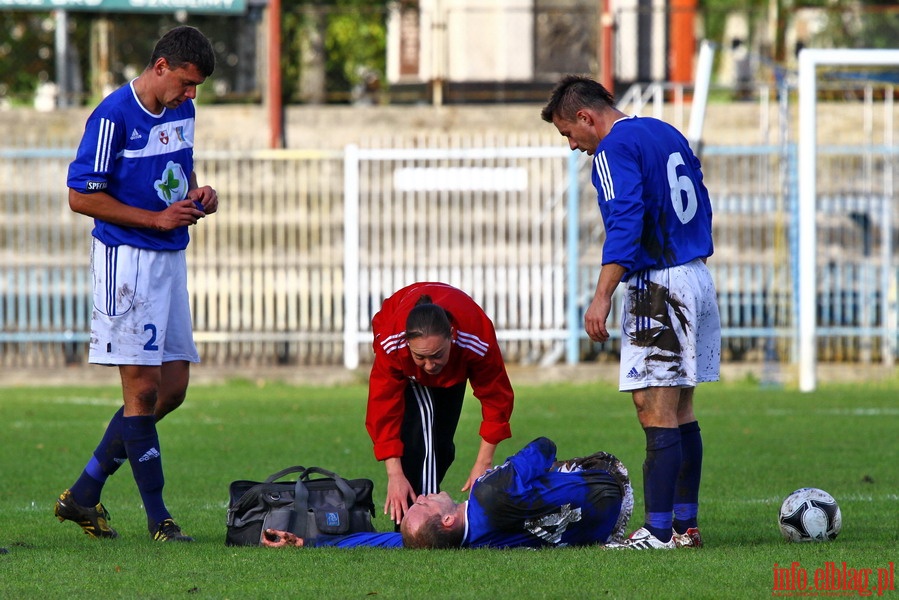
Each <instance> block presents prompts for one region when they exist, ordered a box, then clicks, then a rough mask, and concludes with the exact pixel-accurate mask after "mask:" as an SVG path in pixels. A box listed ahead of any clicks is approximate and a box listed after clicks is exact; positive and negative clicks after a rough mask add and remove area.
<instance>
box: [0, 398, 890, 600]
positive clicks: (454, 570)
mask: <svg viewBox="0 0 899 600" xmlns="http://www.w3.org/2000/svg"><path fill="white" fill-rule="evenodd" d="M516 392H517V397H516V407H515V413H514V416H513V419H512V428H513V433H514V437H513V438H512V439H511V440H508V441H506V442H503V444H502V445H501V446H500V448H499V451H498V455H497V458H498V459H501V458H504V457H505V456H507V455H508V454H511V453H512V452H514V451H515V450H517V449H518V448H520V447H521V446H522V445H524V444H525V443H526V442H528V441H530V440H531V439H533V438H534V437H537V436H539V435H546V436H548V437H550V438H552V439H553V440H555V441H556V443H557V445H558V451H559V456H560V457H567V456H573V455H579V454H586V453H589V452H593V451H595V450H600V449H602V450H607V451H610V452H613V453H614V454H616V455H617V456H618V457H619V458H621V459H622V460H623V461H624V462H625V464H627V465H628V466H629V468H630V471H631V476H632V479H633V482H634V488H635V491H636V492H637V494H636V495H637V506H636V509H635V519H634V523H633V526H634V527H636V526H638V525H639V521H640V520H641V517H642V510H643V508H642V492H641V490H642V487H641V486H642V482H641V463H642V460H643V453H644V450H643V448H644V438H643V435H642V432H641V431H640V429H639V426H638V424H637V421H636V417H635V415H634V411H633V408H632V406H631V402H630V397H629V395H625V394H621V393H619V392H617V391H615V390H614V389H613V388H612V387H611V386H608V385H605V384H592V385H567V384H553V385H546V386H540V387H519V388H518V389H517V390H516ZM897 392H899V382H896V381H891V382H888V383H880V384H876V385H875V384H869V385H860V384H856V385H841V386H837V385H827V386H822V387H821V389H820V390H819V391H817V392H815V393H812V394H801V393H799V392H796V391H790V390H785V389H774V388H761V387H759V385H758V384H753V383H751V382H742V383H718V384H707V385H705V386H703V387H701V388H700V389H699V391H698V392H697V409H698V413H699V415H700V424H701V426H702V431H703V439H704V443H705V463H704V472H703V487H702V498H701V502H702V503H701V508H700V523H701V528H702V532H703V538H704V540H705V542H706V547H705V548H703V549H702V550H698V551H697V550H679V551H670V552H623V551H609V550H602V549H600V548H566V549H556V550H544V551H527V550H455V551H414V550H377V549H359V550H339V549H324V548H322V549H307V550H298V549H287V550H270V549H264V548H230V547H226V546H225V545H224V537H225V513H226V507H227V499H228V485H229V483H230V482H231V481H232V480H235V479H257V478H258V479H262V478H264V477H266V476H267V475H269V474H270V473H273V472H275V471H277V470H279V469H281V468H283V467H287V466H291V465H295V464H302V465H306V466H309V465H317V466H322V467H326V468H329V469H332V470H335V471H337V472H339V473H341V474H343V475H344V476H347V477H369V478H371V479H373V480H374V482H375V503H376V505H377V507H378V516H377V518H376V519H375V524H376V526H377V528H378V529H381V530H385V531H386V530H389V529H390V527H391V524H390V523H389V522H388V521H387V520H386V518H385V517H384V516H383V515H382V514H381V512H380V510H381V507H382V506H383V501H384V496H383V494H384V490H385V477H384V470H383V466H382V465H380V464H379V463H377V462H376V461H375V460H374V458H373V456H372V453H371V443H370V440H369V439H368V436H367V434H366V432H365V428H364V424H363V422H364V411H365V396H366V390H365V388H364V387H363V386H356V385H354V386H340V387H333V388H307V387H293V386H289V385H285V384H267V385H262V384H255V383H248V382H244V381H235V382H230V383H228V384H223V385H215V386H194V387H192V388H191V391H190V392H189V395H188V400H187V402H186V403H185V405H184V406H183V407H182V408H181V409H179V410H178V411H176V412H175V413H173V414H172V415H170V416H169V417H168V418H167V419H166V420H165V421H163V422H162V423H160V426H159V430H160V436H161V443H162V451H163V459H164V464H165V470H166V500H167V503H168V506H169V508H170V510H171V511H172V513H173V515H174V516H175V518H176V520H177V521H178V522H179V523H180V524H181V525H182V526H183V528H184V530H185V531H186V532H187V533H189V534H190V535H193V536H194V537H195V538H196V539H197V541H196V543H194V544H159V543H153V542H151V541H150V539H149V536H148V533H147V530H146V524H145V516H144V512H143V509H142V508H141V505H140V499H139V496H138V494H137V490H136V488H135V486H134V482H133V480H132V478H131V474H130V470H129V469H128V468H127V467H124V468H123V469H122V470H121V471H120V472H119V473H118V474H117V475H116V476H114V477H113V478H112V479H110V481H109V483H108V484H107V487H106V490H105V492H104V495H103V503H104V504H105V505H106V507H107V508H108V509H109V510H110V513H111V516H112V519H111V524H112V526H113V527H115V528H116V529H117V530H118V532H119V534H120V537H119V539H117V540H109V541H99V540H92V539H89V538H88V537H87V536H85V535H83V534H82V533H81V532H80V530H79V529H78V528H77V526H76V525H74V524H72V523H69V522H67V523H59V522H58V521H57V520H56V519H55V518H54V516H53V504H54V501H55V499H56V496H57V495H58V494H59V493H60V492H61V491H62V490H64V489H65V488H66V487H68V486H69V485H71V484H72V482H73V481H74V479H75V478H76V477H77V475H78V474H79V473H80V471H81V469H82V467H83V466H84V464H85V462H86V461H87V459H88V457H89V455H90V453H91V452H92V451H93V449H94V446H95V445H96V443H97V441H98V440H99V438H100V436H101V434H102V432H103V429H104V427H105V423H106V421H107V420H108V418H109V417H110V416H111V415H112V413H113V412H114V411H115V410H116V407H117V406H118V405H119V399H118V398H119V390H118V389H116V388H79V387H71V388H31V387H27V388H6V389H0V430H2V432H3V433H2V454H0V465H2V470H0V473H2V475H3V485H2V487H0V548H2V549H4V550H5V552H3V553H2V554H0V597H2V598H26V597H36V596H39V595H40V596H43V597H46V598H91V599H94V598H175V597H190V598H275V597H282V598H283V597H287V598H365V597H372V596H375V597H380V598H419V599H420V598H478V599H479V600H484V599H491V600H492V599H500V598H515V599H518V598H599V597H613V598H759V597H770V596H772V595H773V594H772V593H773V592H774V590H773V587H774V579H775V577H774V574H775V571H774V569H775V564H777V565H778V566H779V567H790V566H791V565H793V564H794V563H798V565H795V569H794V571H795V572H797V573H798V572H799V571H798V569H800V568H801V569H804V570H805V573H806V574H807V584H806V585H807V586H808V587H807V589H806V590H804V591H801V590H792V591H791V590H786V591H783V592H779V593H778V595H781V596H783V595H786V596H800V595H804V596H809V595H819V596H826V595H834V594H833V593H830V594H828V593H827V592H826V591H825V590H816V589H815V587H814V586H815V572H816V570H822V572H823V571H824V570H825V569H826V568H827V565H828V563H834V564H835V565H836V567H837V568H839V569H842V567H843V563H846V567H847V569H854V570H856V571H859V572H863V571H861V570H863V569H871V570H872V572H871V574H870V578H869V580H868V581H867V586H868V590H867V591H868V593H870V592H872V591H873V595H874V596H875V597H877V595H878V594H877V584H878V580H877V577H878V569H882V570H883V571H881V572H880V574H881V575H885V574H887V573H889V569H890V568H891V566H892V565H893V563H894V562H896V561H897V559H899V551H897V548H899V543H897V542H899V441H897V440H899V401H897ZM478 423H479V411H478V405H477V402H476V401H475V400H474V399H473V398H469V400H468V401H467V402H466V407H465V410H464V412H463V417H462V421H461V423H460V425H459V430H458V433H457V436H456V442H457V446H458V452H457V455H458V457H457V459H456V463H455V465H454V466H453V469H452V470H451V471H450V473H449V475H448V477H447V480H446V481H445V482H444V488H445V489H447V490H448V491H450V493H451V494H453V495H454V497H456V498H457V499H462V497H463V494H461V493H460V492H458V490H459V488H460V487H461V486H462V483H463V481H464V479H465V477H466V475H467V473H468V469H469V467H470V463H471V461H472V460H473V458H474V453H475V451H476V448H477V437H476V432H477V427H478ZM803 486H814V487H820V488H822V489H825V490H827V491H828V492H830V493H831V494H832V495H833V496H834V497H835V498H836V499H837V500H838V501H839V503H840V507H841V509H842V514H843V531H842V533H841V534H840V536H839V537H838V538H837V539H836V540H835V541H834V542H830V543H819V544H789V543H787V542H785V541H783V539H782V538H781V536H780V532H779V530H778V527H777V513H778V508H779V506H780V502H781V501H782V499H783V498H784V497H785V496H786V495H787V494H788V493H789V492H791V491H793V490H794V489H796V488H799V487H803ZM893 571H894V572H895V568H894V569H893ZM832 580H833V581H835V579H833V578H832ZM895 585H896V584H895V583H893V588H895ZM881 591H882V592H883V596H884V597H899V593H897V592H896V591H895V589H888V590H886V591H883V590H881ZM839 595H847V596H855V595H865V592H864V591H862V593H861V594H858V593H857V591H854V590H849V591H847V592H846V593H844V594H839Z"/></svg>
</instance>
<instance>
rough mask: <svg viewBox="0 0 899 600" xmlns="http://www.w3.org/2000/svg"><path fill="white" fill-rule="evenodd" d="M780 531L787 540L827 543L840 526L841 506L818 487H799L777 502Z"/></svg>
mask: <svg viewBox="0 0 899 600" xmlns="http://www.w3.org/2000/svg"><path fill="white" fill-rule="evenodd" d="M778 523H779V524H780V532H781V533H782V534H783V536H784V539H786V540H787V541H788V542H827V541H830V540H832V539H834V538H836V537H837V535H838V534H839V533H840V529H842V527H843V516H842V514H840V506H839V505H838V504H837V501H836V500H834V498H833V496H831V495H830V494H828V493H827V492H825V491H824V490H819V489H818V488H812V487H806V488H801V489H798V490H796V491H795V492H793V493H792V494H790V495H789V496H787V497H786V499H784V501H783V504H781V505H780V517H779V518H778Z"/></svg>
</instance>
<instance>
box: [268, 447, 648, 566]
mask: <svg viewBox="0 0 899 600" xmlns="http://www.w3.org/2000/svg"><path fill="white" fill-rule="evenodd" d="M633 502H634V499H633V492H632V491H631V486H630V481H629V479H628V474H627V469H626V468H625V467H624V465H622V464H621V462H620V461H619V460H618V459H617V458H615V457H614V456H612V455H611V454H607V453H605V452H597V453H595V454H591V455H590V456H586V457H583V458H572V459H570V460H567V461H557V460H556V445H555V444H554V443H553V442H552V440H549V439H547V438H545V437H542V438H537V439H536V440H534V441H532V442H531V443H530V444H528V445H527V446H525V447H524V448H522V449H521V450H519V451H518V452H517V453H516V454H515V455H514V456H511V457H509V458H508V459H507V460H506V462H505V463H503V464H502V465H500V466H499V467H496V468H495V469H490V470H488V471H487V472H486V473H485V474H484V475H482V476H481V477H479V478H477V479H476V480H475V481H474V483H473V484H472V486H471V492H470V494H469V496H468V501H466V502H461V503H456V502H454V501H453V500H452V498H450V496H449V494H447V493H446V492H440V493H439V494H427V495H424V494H423V495H420V496H418V497H417V498H416V500H415V502H414V503H413V504H412V506H410V507H409V508H408V509H407V510H406V514H405V516H404V517H403V521H402V523H401V525H400V529H401V533H354V534H350V535H346V536H321V537H319V538H317V539H315V540H303V539H301V538H297V537H296V536H295V535H293V534H291V533H289V532H285V531H277V530H267V531H266V532H264V534H263V537H262V540H261V542H262V545H264V546H269V547H273V548H278V547H283V546H337V547H341V548H355V547H360V546H368V547H381V548H399V547H405V548H521V547H525V548H544V547H548V548H553V547H564V546H587V545H594V544H606V543H608V542H614V541H616V540H619V539H621V538H622V537H623V536H624V533H625V528H626V527H627V522H628V519H629V518H630V515H631V510H632V509H633Z"/></svg>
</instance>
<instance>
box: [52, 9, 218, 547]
mask: <svg viewBox="0 0 899 600" xmlns="http://www.w3.org/2000/svg"><path fill="white" fill-rule="evenodd" d="M214 69H215V54H214V52H213V49H212V45H211V43H210V42H209V40H208V39H207V38H206V37H205V36H204V35H203V34H202V33H200V32H199V31H198V30H197V29H194V28H193V27H186V26H184V27H176V28H174V29H172V30H171V31H169V32H168V33H166V34H165V35H164V36H163V37H162V38H161V39H160V40H159V41H158V42H157V44H156V47H155V48H154V50H153V54H152V56H151V58H150V63H149V64H148V65H147V67H146V69H145V70H144V71H143V72H142V73H141V74H140V75H139V76H138V77H137V78H135V79H134V80H132V81H131V82H130V83H128V85H125V86H123V87H121V88H119V89H118V90H116V91H115V92H113V93H112V94H110V95H109V96H108V97H107V98H105V99H104V100H103V101H102V102H101V103H100V105H99V106H97V108H96V109H95V110H94V112H93V113H92V114H91V116H90V117H89V118H88V120H87V125H86V126H85V132H84V137H83V138H82V140H81V144H80V145H79V147H78V153H77V156H76V158H75V160H74V161H73V162H72V163H71V165H70V166H69V174H68V186H69V206H70V207H71V209H72V210H73V211H75V212H76V213H80V214H83V215H87V216H88V217H92V218H93V219H94V229H93V241H92V254H91V273H92V276H93V284H94V295H93V309H92V311H91V315H92V316H91V340H90V357H89V359H90V362H91V363H95V364H101V365H110V366H111V365H116V366H118V368H119V374H120V377H121V380H122V396H123V400H124V406H123V407H122V408H121V409H119V411H118V412H117V413H116V414H115V415H114V416H113V418H112V420H111V421H110V422H109V424H108V426H107V428H106V433H105V434H104V436H103V438H102V439H101V441H100V444H99V445H98V446H97V448H96V450H95V451H94V453H93V456H92V457H91V458H90V460H89V462H88V463H87V466H86V467H85V468H84V471H83V472H82V473H81V476H80V477H79V478H78V480H77V481H76V482H75V483H74V485H72V487H71V488H70V489H67V490H66V491H64V492H63V493H62V494H61V495H60V496H59V499H58V500H57V501H56V507H55V514H56V516H57V518H58V519H59V520H60V521H66V520H69V521H74V522H75V523H77V524H78V525H80V526H81V528H82V530H83V531H84V532H85V533H86V534H88V535H89V536H91V537H96V538H114V537H116V536H117V533H116V531H115V530H114V529H112V528H111V527H110V526H109V523H108V522H107V521H108V519H109V513H108V512H107V511H106V509H105V507H104V506H103V505H102V504H101V503H100V493H101V492H102V490H103V485H104V483H105V482H106V479H107V478H108V477H109V476H110V475H112V474H113V473H114V472H115V471H116V469H118V468H119V466H121V465H122V464H123V463H125V462H128V463H130V465H131V470H132V472H133V474H134V480H135V482H136V483H137V488H138V491H139V492H140V496H141V500H142V501H143V505H144V508H145V510H146V513H147V523H148V528H149V531H150V536H151V537H152V538H153V539H154V540H158V541H192V538H191V537H189V536H187V535H185V534H184V533H183V532H182V531H181V528H180V527H179V526H178V525H177V524H176V523H175V521H174V520H173V519H172V515H171V514H170V513H169V511H168V509H167V508H166V505H165V503H164V502H163V498H162V489H163V485H164V477H163V470H162V457H161V453H160V445H159V437H158V435H157V432H156V422H157V421H159V420H160V419H161V418H163V417H164V416H165V415H166V414H168V413H169V412H171V411H173V410H174V409H176V408H177V407H178V406H180V405H181V403H182V402H183V401H184V397H185V395H186V393H187V385H188V380H189V374H190V363H192V362H199V360H200V359H199V355H198V353H197V348H196V345H195V344H194V340H193V326H192V324H191V315H190V302H189V298H188V294H187V265H186V262H185V248H186V247H187V244H188V240H189V233H188V227H189V226H191V225H196V224H197V222H198V221H199V220H200V219H202V218H203V217H205V216H206V215H209V214H212V213H214V212H216V210H217V209H218V197H217V195H216V192H215V190H214V189H212V188H211V187H209V186H202V187H201V186H200V185H199V184H198V183H197V177H196V174H195V173H194V161H193V146H194V116H195V108H194V104H193V99H194V98H195V97H196V95H197V86H199V85H200V84H201V83H203V81H204V80H205V79H206V78H207V77H209V76H210V75H211V74H212V72H213V70H214Z"/></svg>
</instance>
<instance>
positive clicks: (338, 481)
mask: <svg viewBox="0 0 899 600" xmlns="http://www.w3.org/2000/svg"><path fill="white" fill-rule="evenodd" d="M313 473H317V474H318V475H324V476H325V477H327V478H328V479H333V480H334V484H335V485H336V486H337V489H338V490H340V494H341V495H342V496H343V501H344V502H345V503H346V505H347V508H352V507H354V506H356V492H355V491H353V488H351V487H350V484H348V483H347V482H346V479H344V478H343V477H341V476H340V475H338V474H337V473H335V472H333V471H328V470H327V469H322V468H321V467H309V468H307V469H306V470H305V471H303V474H302V475H300V479H302V480H303V481H312V480H311V479H309V475H311V474H313ZM307 496H308V492H307Z"/></svg>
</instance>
